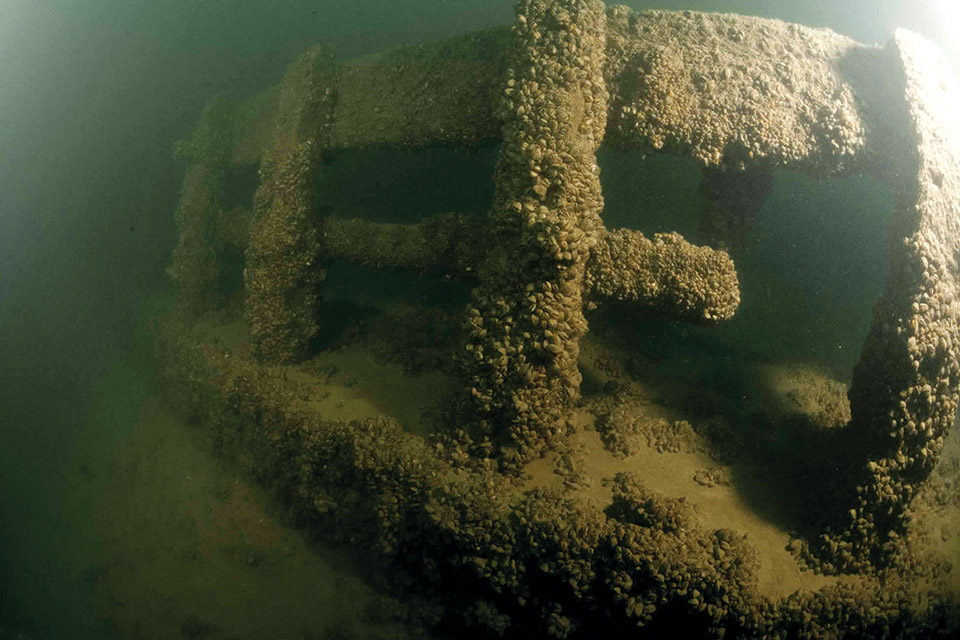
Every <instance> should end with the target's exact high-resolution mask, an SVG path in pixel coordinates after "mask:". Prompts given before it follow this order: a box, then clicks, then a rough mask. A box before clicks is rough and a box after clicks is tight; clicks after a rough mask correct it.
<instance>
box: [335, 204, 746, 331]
mask: <svg viewBox="0 0 960 640" xmlns="http://www.w3.org/2000/svg"><path fill="white" fill-rule="evenodd" d="M485 226H486V224H485V221H484V220H482V219H479V218H476V217H468V216H460V215H455V214H448V215H443V216H437V217H435V218H431V219H428V220H425V221H423V222H420V223H416V224H396V223H383V222H371V221H369V220H363V219H357V218H353V219H344V218H334V217H330V218H325V219H324V222H323V234H322V242H321V244H322V245H323V256H322V257H323V258H324V259H335V260H337V259H339V260H346V261H349V262H355V263H358V264H363V265H366V266H369V267H376V268H381V267H405V268H409V269H415V270H417V271H419V272H421V273H437V274H441V275H445V276H449V277H452V278H455V279H458V280H463V281H467V282H476V280H477V274H478V273H480V272H481V271H482V266H483V264H484V262H485V261H486V260H487V257H488V256H490V255H491V254H493V253H495V251H494V249H495V248H494V247H493V246H492V244H491V242H492V238H491V237H490V236H489V235H488V234H487V233H486V230H485ZM599 235H600V241H599V242H598V243H597V245H596V246H595V247H594V249H593V251H592V252H591V254H590V258H589V259H588V260H587V265H586V273H585V279H584V284H585V292H586V295H587V296H588V297H589V298H591V299H594V300H596V301H597V302H609V301H616V302H623V303H626V304H629V305H632V306H636V307H639V308H644V309H652V310H656V311H657V312H658V313H659V314H661V315H663V316H666V317H669V318H673V319H675V320H682V321H686V322H693V323H699V324H707V323H713V322H717V321H720V320H727V319H729V318H731V317H733V314H734V312H735V311H736V308H737V305H738V304H739V301H740V290H739V284H738V281H737V272H736V269H735V267H734V265H733V261H732V260H731V259H730V257H729V256H728V255H727V254H726V252H724V251H717V250H714V249H711V248H709V247H698V246H696V245H692V244H690V243H689V242H687V241H686V240H684V239H683V237H681V236H680V235H679V234H676V233H661V234H656V235H655V236H654V237H653V239H652V240H651V239H649V238H646V237H645V236H644V235H643V234H642V233H640V232H639V231H631V230H627V229H619V230H616V231H606V230H602V231H601V232H600V234H599Z"/></svg>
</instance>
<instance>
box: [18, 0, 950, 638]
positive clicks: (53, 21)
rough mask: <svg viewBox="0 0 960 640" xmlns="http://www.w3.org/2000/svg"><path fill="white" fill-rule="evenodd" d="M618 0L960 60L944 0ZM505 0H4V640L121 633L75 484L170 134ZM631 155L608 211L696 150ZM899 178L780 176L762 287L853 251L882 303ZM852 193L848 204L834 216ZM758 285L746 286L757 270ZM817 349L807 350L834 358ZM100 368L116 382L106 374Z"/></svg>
mask: <svg viewBox="0 0 960 640" xmlns="http://www.w3.org/2000/svg"><path fill="white" fill-rule="evenodd" d="M948 1H949V0H944V4H946V3H947V2H948ZM625 4H628V5H630V6H632V7H634V8H638V9H641V8H663V9H693V10H706V11H713V10H722V11H729V12H738V13H745V14H751V15H761V16H766V17H776V18H781V19H784V20H788V21H793V22H799V23H802V24H806V25H811V26H827V27H830V28H833V29H834V30H836V31H838V32H840V33H844V34H846V35H849V36H851V37H853V38H855V39H857V40H860V41H862V42H880V43H882V42H885V41H886V39H887V37H888V36H889V34H890V33H891V31H892V30H893V29H894V28H895V27H899V26H902V27H908V28H912V29H914V30H917V31H919V32H921V33H923V34H925V35H927V36H928V37H930V38H931V39H933V40H935V41H937V42H938V43H940V44H941V46H944V47H945V48H946V50H947V51H948V53H949V54H950V55H951V57H952V59H953V61H954V67H955V68H956V67H957V65H958V64H960V54H958V52H960V49H958V48H957V45H950V44H949V43H950V42H952V41H955V40H956V39H957V37H958V35H960V25H958V24H950V23H948V22H947V21H946V20H945V19H944V17H943V15H942V14H940V13H939V12H938V10H937V6H936V5H935V4H934V1H933V0H925V1H920V2H908V1H906V0H903V1H897V0H881V1H876V0H874V1H870V0H857V1H850V2H845V1H843V0H818V1H809V2H799V1H797V0H777V1H775V2H773V1H771V2H762V1H760V0H732V1H730V2H720V1H714V2H703V1H696V0H689V1H686V2H680V1H675V2H674V1H663V2H639V1H634V2H626V3H625ZM512 5H513V3H512V2H510V1H501V0H456V1H452V0H415V1H411V2H402V1H397V0H350V1H349V2H342V3H333V2H329V1H327V0H322V1H313V2H310V1H306V0H273V1H266V0H246V1H244V0H164V1H157V0H153V1H146V0H0V638H8V637H10V638H12V637H23V638H42V637H45V635H46V634H45V632H44V631H43V628H45V627H46V626H47V624H46V623H47V622H48V621H49V620H50V619H53V618H58V619H61V620H64V621H66V623H65V624H60V625H58V626H57V627H56V628H58V629H63V628H72V631H71V632H70V634H69V635H66V636H63V637H69V638H101V637H110V633H109V625H108V624H106V623H104V622H103V621H96V620H95V616H94V607H93V596H92V589H91V586H90V585H91V580H85V579H84V577H83V575H82V567H84V566H85V565H86V563H85V558H87V557H88V556H89V554H90V553H91V552H92V549H94V548H95V545H96V539H95V537H94V534H93V533H92V531H91V530H88V529H87V528H85V527H84V526H83V522H84V520H85V519H84V514H83V509H84V508H85V506H84V505H83V504H73V503H70V502H69V500H67V498H66V496H69V495H71V494H70V493H69V492H67V491H66V487H67V484H68V483H69V482H72V481H73V480H72V478H73V477H74V476H73V475H71V473H70V472H69V470H71V469H74V470H75V469H76V468H77V464H78V462H77V460H78V457H82V459H83V460H84V462H83V463H82V464H83V465H85V466H86V468H88V469H93V470H97V469H109V455H110V452H111V450H112V445H113V444H114V443H115V442H117V441H118V440H120V439H121V438H123V437H124V435H126V431H127V430H128V429H129V427H130V426H131V425H132V424H133V419H134V417H135V416H136V412H137V408H138V406H139V404H140V402H141V401H142V400H143V399H144V398H145V397H146V396H147V395H148V394H149V393H150V391H151V389H150V385H149V371H150V362H149V349H148V348H147V345H148V342H149V340H148V337H145V336H137V335H136V333H135V331H134V328H135V326H136V319H137V316H138V313H140V310H141V306H142V304H143V303H144V301H145V300H147V299H148V298H149V297H150V296H155V295H156V294H157V292H159V291H162V290H164V288H166V287H168V282H167V279H166V276H165V274H164V267H165V266H166V264H167V262H168V260H169V256H170V251H171V248H172V246H173V243H174V226H173V211H174V209H175V206H176V202H177V196H178V191H179V185H180V181H181V179H182V172H183V169H184V166H183V165H182V164H181V163H178V162H177V161H175V160H174V159H173V158H172V154H171V146H172V143H173V142H174V141H175V140H176V139H178V138H182V137H184V136H186V135H187V134H188V133H189V132H190V130H191V129H192V127H193V126H194V124H195V123H196V120H197V118H198V115H199V113H200V110H201V108H202V107H203V105H204V104H205V103H206V102H207V101H208V100H209V98H210V97H212V96H213V95H215V94H217V93H224V94H226V95H228V96H232V97H239V98H243V97H247V96H249V95H251V94H252V93H254V92H255V91H257V90H259V89H261V88H264V87H266V86H269V85H271V84H275V83H276V82H278V81H279V80H280V78H281V76H282V73H283V71H284V68H285V67H286V65H287V64H288V63H289V62H290V61H291V60H292V58H293V57H294V56H295V55H296V54H297V53H298V52H299V51H301V50H302V49H304V48H306V47H307V46H309V45H312V44H315V43H318V42H328V43H332V44H334V45H335V46H336V47H337V49H338V51H339V53H340V56H341V58H342V59H349V58H352V57H355V56H358V55H362V54H366V53H370V52H374V51H377V50H380V49H383V48H386V47H390V46H395V45H401V44H407V43H416V42H420V41H423V40H426V39H430V38H436V37H441V36H447V35H454V34H457V33H461V32H464V31H467V30H471V29H475V28H480V27H485V26H490V25H497V24H507V23H509V22H510V21H511V20H512V16H513V6H512ZM951 29H956V30H958V31H956V32H951V31H950V30H951ZM629 162H631V160H630V159H626V160H625V159H622V158H621V159H614V160H610V161H608V162H607V163H606V164H603V163H601V164H602V166H603V167H604V172H605V178H604V179H605V191H606V195H607V197H608V203H609V204H610V206H611V210H613V209H614V208H615V207H614V204H615V202H616V200H617V198H620V199H621V200H623V201H624V203H625V204H624V210H626V209H627V208H629V203H630V202H631V201H632V202H636V201H637V200H643V201H646V202H652V203H658V202H660V203H663V202H665V203H670V202H674V203H676V202H679V203H680V204H678V205H677V206H683V201H684V199H685V198H689V197H690V195H689V194H690V193H691V187H693V188H695V186H696V185H695V178H694V177H690V176H689V175H686V174H685V172H689V170H690V169H689V167H688V166H671V165H669V163H668V164H666V165H664V166H660V167H659V168H658V167H653V168H652V169H651V171H650V172H648V174H647V177H646V178H644V179H643V180H632V179H631V174H630V172H629V171H627V170H626V168H625V167H627V166H628V165H629ZM657 171H660V173H657ZM685 175H686V177H684V176H685ZM885 197H886V196H885V194H884V192H883V190H882V189H878V188H876V187H875V186H873V185H870V184H865V183H864V182H863V181H858V180H857V179H852V180H850V181H847V182H845V183H844V184H842V185H829V184H828V185H819V184H817V183H815V182H812V181H810V180H807V179H805V178H802V177H798V176H789V175H784V176H778V177H777V179H776V183H775V189H774V193H773V195H772V196H771V200H772V201H773V204H769V205H768V206H767V207H766V208H765V211H766V212H767V214H765V216H761V218H760V219H759V220H758V225H757V231H756V232H757V233H759V234H761V235H763V234H767V236H769V237H770V238H774V239H776V238H781V239H782V238H785V237H792V238H794V240H795V241H793V242H789V243H783V242H781V244H779V245H778V244H776V242H775V240H771V241H770V242H767V243H765V244H764V246H769V247H772V248H771V249H770V250H769V251H768V252H767V253H766V254H764V253H763V252H762V251H760V253H758V254H755V255H753V256H752V258H751V260H754V263H753V264H756V265H758V270H759V266H764V265H765V266H768V267H769V266H771V265H773V266H777V268H778V269H779V271H778V272H777V273H780V274H781V275H783V274H786V275H783V278H784V280H783V281H782V282H777V281H763V280H762V279H761V280H759V281H756V284H752V285H750V286H756V287H758V288H759V289H762V290H767V291H774V290H780V289H781V288H782V286H781V285H783V282H785V281H787V280H789V281H790V282H792V283H793V285H795V286H799V287H801V288H803V287H804V286H806V285H804V284H803V283H808V285H809V286H813V285H810V284H809V283H815V281H816V276H817V274H818V273H822V268H824V267H825V266H826V268H829V267H830V265H831V264H833V262H832V257H833V256H835V255H836V254H837V253H838V252H842V253H845V254H846V255H847V258H848V259H847V261H846V262H845V263H844V265H845V266H843V267H842V269H845V271H844V272H843V273H842V274H841V275H842V277H843V278H846V280H845V282H847V283H849V284H850V288H849V289H848V290H845V291H844V290H842V289H841V290H840V291H839V293H837V292H834V294H833V295H840V296H842V297H844V298H845V299H848V300H850V298H851V297H852V300H851V301H850V303H849V304H850V306H851V307H856V308H861V309H862V308H863V307H864V305H866V306H867V307H868V306H869V303H870V301H871V300H872V299H873V298H874V297H875V291H874V289H875V288H876V286H879V285H878V284H877V282H878V279H877V274H878V273H882V264H883V258H882V255H879V254H878V252H882V243H883V238H882V233H881V234H875V235H873V236H870V235H869V234H868V235H867V236H864V235H863V234H862V233H860V231H862V230H863V229H867V230H869V229H871V228H873V229H879V228H882V226H883V223H882V219H883V215H884V214H883V211H884V207H889V204H888V203H887V202H886V200H885ZM653 209H655V207H652V209H651V210H653ZM851 209H853V210H854V213H853V214H849V211H850V210H851ZM839 211H847V212H848V213H847V214H846V215H852V218H847V219H846V220H848V222H842V221H841V222H837V219H838V218H837V215H835V214H837V212H839ZM811 212H813V213H815V214H816V215H814V216H813V220H814V222H812V223H811V225H803V228H802V229H797V228H795V227H797V222H796V220H797V219H798V217H799V216H800V214H801V213H803V215H806V216H810V215H811ZM791 214H796V215H794V216H792V215H791ZM872 215H875V216H876V217H874V218H872V217H871V216H872ZM808 219H810V218H809V217H808ZM850 220H853V221H854V222H849V221H850ZM628 223H629V221H627V222H625V224H628ZM657 224H658V223H656V222H655V221H648V225H650V226H652V227H656V225H657ZM818 225H819V226H818ZM845 225H846V226H845ZM680 226H682V225H680V224H672V226H671V227H668V228H662V229H658V228H651V229H650V230H670V229H677V230H680V231H683V229H682V228H680ZM811 229H812V230H811ZM858 230H860V231H858ZM773 247H779V249H775V248H773ZM860 253H862V254H863V255H859V254H860ZM851 254H852V255H851ZM747 268H748V269H749V267H747ZM878 269H879V270H880V271H878ZM774 280H775V279H774ZM858 283H864V284H863V286H862V287H859V288H858V286H857V284H858ZM871 287H872V288H871ZM744 293H745V299H747V295H748V294H750V293H751V292H750V290H749V289H747V285H746V284H745V289H744ZM789 295H792V296H796V295H803V296H806V299H808V300H821V301H822V303H823V308H822V309H819V308H812V309H808V310H807V316H808V317H816V316H818V315H822V314H826V313H831V311H830V309H834V310H835V309H836V308H837V306H838V305H841V304H842V303H841V302H840V301H837V300H831V299H829V298H826V299H825V298H824V297H823V296H825V295H828V294H826V293H823V292H821V291H817V290H812V291H800V292H799V293H797V292H793V293H790V294H789ZM767 300H768V302H769V301H770V299H769V298H768V299H767ZM745 304H748V303H745ZM814 307H816V305H814ZM867 313H868V312H867ZM853 325H854V326H851V327H850V328H849V331H848V332H847V333H846V334H843V335H841V336H840V340H841V342H842V341H843V340H844V339H846V338H844V336H847V338H850V344H849V345H846V344H839V345H837V344H830V345H829V347H828V348H829V349H830V350H832V351H831V353H832V354H833V356H835V357H838V356H837V350H838V349H840V348H843V347H847V349H848V353H850V352H851V350H852V353H851V356H850V357H849V358H847V359H850V358H855V352H856V350H858V348H859V343H858V342H857V341H856V339H855V338H856V336H857V335H858V333H857V332H858V331H861V330H862V326H861V325H860V324H857V322H853ZM815 331H816V328H815V327H805V326H804V325H803V324H802V323H798V324H797V325H796V326H795V327H794V334H795V335H792V336H791V335H789V333H788V334H787V335H785V336H784V337H783V340H784V341H786V344H787V346H792V347H796V346H797V345H800V344H801V343H804V340H806V344H808V345H823V344H825V342H824V340H823V339H822V338H823V336H817V335H813V334H811V332H815ZM840 333H841V334H842V333H843V332H840ZM834 337H835V336H834ZM831 339H832V338H831ZM791 340H792V341H793V342H791ZM835 342H836V341H835ZM768 346H769V350H770V351H771V352H775V351H776V349H777V345H776V344H771V345H768ZM780 346H781V347H783V345H782V344H781V345H780ZM784 348H785V347H784ZM825 348H826V347H825ZM811 349H812V351H814V353H805V354H803V355H806V356H811V357H828V356H830V354H829V353H818V352H816V351H817V348H814V347H811ZM838 359H839V360H841V361H842V362H841V364H842V363H843V362H846V361H845V360H843V357H838ZM851 362H852V360H851ZM105 385H109V388H110V393H109V400H108V401H104V399H103V394H98V390H101V389H103V388H104V386H105ZM83 434H86V435H87V436H89V435H90V434H94V437H93V438H90V437H87V438H85V441H86V442H95V443H97V446H93V447H92V448H90V450H87V451H78V450H77V446H78V443H79V442H80V440H81V436H82V435H83ZM91 473H93V472H91ZM78 523H79V524H78ZM17 634H21V635H20V636H18V635H17Z"/></svg>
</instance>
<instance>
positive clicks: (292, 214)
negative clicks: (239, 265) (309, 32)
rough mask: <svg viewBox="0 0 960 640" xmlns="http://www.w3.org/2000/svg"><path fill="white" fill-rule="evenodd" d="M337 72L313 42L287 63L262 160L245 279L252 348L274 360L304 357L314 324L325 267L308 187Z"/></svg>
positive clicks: (325, 132)
mask: <svg viewBox="0 0 960 640" xmlns="http://www.w3.org/2000/svg"><path fill="white" fill-rule="evenodd" d="M338 73H339V67H338V65H337V63H336V56H335V55H334V53H333V50H332V49H330V48H329V47H317V48H314V49H311V50H310V51H308V52H306V53H305V54H303V55H302V56H300V58H299V59H298V60H297V61H296V62H295V63H294V64H293V65H292V66H291V67H290V69H289V70H288V71H287V74H286V76H285V77H284V80H283V84H282V85H281V88H280V96H279V98H278V99H279V106H278V112H277V116H276V122H277V124H276V127H277V129H276V132H275V134H274V137H273V140H272V142H271V146H270V147H269V148H268V150H267V151H266V153H264V156H263V159H262V161H261V163H260V186H259V187H258V189H257V193H256V195H255V197H254V214H255V218H254V224H253V228H252V229H251V232H250V243H249V245H248V246H247V251H246V262H247V264H246V270H245V271H244V280H245V284H246V293H247V299H246V309H247V317H248V319H249V321H250V338H251V346H252V348H253V352H254V354H255V355H257V356H258V357H261V358H263V359H265V360H269V361H273V362H285V361H289V360H293V359H295V358H297V357H300V356H302V355H303V353H304V352H305V351H306V349H307V346H308V345H309V343H310V340H311V338H313V336H314V334H315V333H316V331H317V325H316V315H317V313H318V310H319V309H318V307H319V304H320V297H319V286H320V282H321V281H322V279H323V272H322V271H321V270H320V269H319V268H318V266H317V265H316V256H317V253H318V252H319V249H320V245H319V241H318V238H317V229H316V224H315V222H314V209H315V203H314V193H315V190H316V186H315V183H316V180H317V179H318V177H319V169H320V162H321V159H322V154H323V152H324V150H325V148H326V147H327V145H328V139H329V131H330V125H331V124H332V117H333V108H334V105H335V104H336V88H337V79H338V78H337V76H338Z"/></svg>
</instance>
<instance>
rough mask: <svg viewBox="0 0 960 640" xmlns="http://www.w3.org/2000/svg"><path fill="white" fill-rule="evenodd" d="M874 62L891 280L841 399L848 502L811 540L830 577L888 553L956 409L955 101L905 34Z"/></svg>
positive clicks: (940, 67)
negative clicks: (851, 441) (880, 93)
mask: <svg viewBox="0 0 960 640" xmlns="http://www.w3.org/2000/svg"><path fill="white" fill-rule="evenodd" d="M879 62H880V64H878V68H877V69H876V75H875V77H876V78H877V79H881V81H882V82H885V83H886V84H884V85H883V89H884V90H885V94H886V96H887V97H888V99H889V100H890V101H889V102H888V103H887V104H885V105H884V104H883V103H880V104H881V106H882V107H883V108H882V109H880V110H877V111H876V112H875V115H874V118H875V122H874V123H872V124H873V125H874V127H875V129H876V131H877V134H878V136H879V135H883V136H884V138H885V142H886V143H887V145H888V148H887V151H888V152H887V153H885V154H877V159H878V166H877V167H876V168H875V171H876V172H877V173H879V174H881V175H882V176H883V177H884V179H885V180H886V181H887V183H888V184H889V185H890V186H891V187H892V188H893V192H894V198H895V209H894V216H893V219H892V221H891V233H890V244H889V246H888V253H889V261H890V272H889V276H888V282H887V288H886V291H885V293H884V294H883V297H882V298H881V299H880V300H879V301H878V302H877V304H876V306H875V307H874V313H873V326H872V327H871V329H870V334H869V335H868V336H867V339H866V341H865V342H864V345H863V351H862V354H861V356H860V362H858V363H857V366H856V367H855V369H854V372H853V384H852V387H851V390H850V405H851V407H850V408H851V412H852V415H853V420H852V424H851V427H850V428H851V429H852V430H853V432H854V433H855V434H856V436H857V441H858V446H859V447H861V450H860V452H859V453H860V455H859V456H858V457H857V458H856V459H857V460H858V461H859V464H860V465H862V466H861V468H859V469H856V470H854V471H855V472H856V473H855V481H854V482H855V483H856V484H857V488H856V494H855V496H854V497H853V498H852V501H853V504H849V505H847V506H849V507H851V508H850V511H849V513H843V516H842V518H841V520H840V522H839V523H837V524H836V525H835V526H834V527H832V528H831V530H830V531H828V533H827V534H826V535H824V536H823V537H822V538H821V539H820V546H821V547H823V548H826V549H829V550H830V551H832V552H833V553H832V554H827V555H831V556H832V559H833V562H834V564H835V565H836V566H837V567H838V568H859V567H862V566H863V565H864V564H865V563H866V562H867V561H869V560H870V559H871V558H872V559H873V560H877V559H880V560H883V559H884V558H885V557H886V556H889V555H890V553H893V552H894V551H895V549H896V548H897V544H896V538H897V535H898V534H902V533H903V529H904V525H905V520H906V519H907V518H908V517H909V514H908V507H909V503H910V500H911V498H912V497H913V496H914V495H915V494H916V493H917V491H918V490H919V488H920V485H921V483H923V482H924V481H925V480H926V479H927V478H928V477H929V475H930V472H931V471H932V470H933V467H934V464H935V463H936V462H937V460H938V459H939V457H940V452H941V450H942V449H943V444H944V437H945V436H946V434H947V433H948V432H949V430H950V429H951V427H952V426H953V423H954V419H955V417H956V411H957V404H958V399H960V398H958V393H957V389H958V384H960V364H958V353H957V350H958V349H960V291H958V280H957V278H958V274H960V119H958V118H957V115H956V109H957V104H958V103H960V91H958V88H957V84H956V82H955V80H954V79H953V77H952V75H951V72H950V68H949V64H948V62H947V61H946V59H945V57H944V56H943V54H942V53H941V52H939V51H938V50H937V49H936V47H935V46H934V45H932V44H930V43H929V42H927V41H925V40H923V39H922V38H920V37H919V36H915V35H913V34H910V33H908V32H903V31H900V32H897V33H896V34H895V36H894V38H893V40H892V41H891V43H890V44H889V45H888V47H887V50H886V51H885V52H884V58H883V59H882V60H881V61H879ZM864 459H866V461H865V462H864ZM838 543H839V544H838Z"/></svg>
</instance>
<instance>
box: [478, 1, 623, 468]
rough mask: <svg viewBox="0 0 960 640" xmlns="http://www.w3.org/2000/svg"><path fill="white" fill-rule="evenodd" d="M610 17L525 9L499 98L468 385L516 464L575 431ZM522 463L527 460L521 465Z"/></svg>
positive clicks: (582, 8) (559, 7)
mask: <svg viewBox="0 0 960 640" xmlns="http://www.w3.org/2000/svg"><path fill="white" fill-rule="evenodd" d="M605 24H606V14H605V12H604V6H603V3H601V2H599V1H598V0H554V1H546V0H522V1H521V2H519V3H518V5H517V20H516V22H515V23H514V26H513V33H514V42H513V45H512V49H511V51H510V54H509V58H508V60H509V62H508V68H507V74H506V82H505V85H503V87H502V91H503V94H502V96H501V104H500V109H501V115H500V120H501V121H502V122H503V143H502V146H501V148H500V157H499V160H498V162H497V167H496V171H495V181H496V191H495V195H494V202H493V206H492V209H491V212H490V220H489V222H490V227H489V228H490V233H491V234H492V235H493V238H494V243H493V247H494V252H493V253H492V254H491V256H490V257H489V259H488V260H486V261H485V262H484V264H483V268H482V269H481V270H480V272H479V273H478V276H479V281H480V284H479V286H477V287H476V288H475V289H474V290H473V294H472V298H471V302H470V307H469V310H468V315H469V323H470V335H469V339H468V344H467V350H468V352H469V355H468V356H467V358H466V359H465V375H466V377H467V380H468V385H469V387H470V389H471V394H472V405H473V407H472V409H473V410H472V411H471V413H472V415H473V416H474V417H475V421H476V424H477V426H478V427H479V429H480V431H481V432H482V433H487V434H489V435H490V436H491V437H492V439H493V440H494V441H495V442H496V443H497V444H500V445H504V446H505V447H506V450H509V451H515V452H516V453H517V454H519V458H523V457H524V456H525V454H528V453H529V454H534V453H536V452H538V451H541V450H542V449H543V447H544V446H546V445H547V444H548V443H549V442H551V441H552V440H553V439H554V437H555V436H556V435H558V434H559V433H562V432H564V431H565V430H566V429H567V428H568V425H567V424H566V422H567V417H568V416H569V409H570V408H571V407H572V406H573V404H574V403H575V402H576V401H577V399H578V398H579V396H580V382H581V375H580V372H579V371H578V369H577V356H578V354H579V342H580V338H581V337H582V336H583V334H584V333H585V332H586V330H587V323H586V320H585V319H584V315H583V306H584V273H585V271H586V264H587V260H588V258H589V256H590V252H591V250H592V249H593V247H594V246H596V244H597V242H598V241H599V239H600V234H601V231H602V229H603V223H602V222H601V220H600V211H601V210H602V208H603V196H602V194H601V189H600V174H599V169H598V168H597V162H596V158H595V152H596V149H597V147H599V146H600V142H601V141H602V140H603V133H604V130H605V127H606V116H607V97H608V95H607V90H606V86H605V84H604V80H603V61H604V43H605V39H604V29H605ZM519 458H518V459H519Z"/></svg>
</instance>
